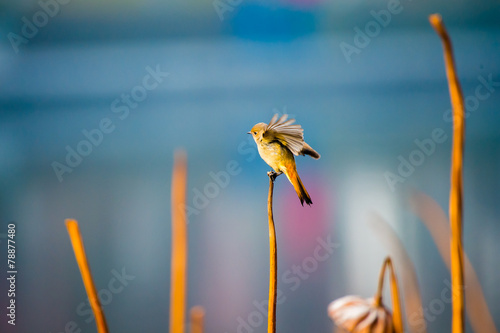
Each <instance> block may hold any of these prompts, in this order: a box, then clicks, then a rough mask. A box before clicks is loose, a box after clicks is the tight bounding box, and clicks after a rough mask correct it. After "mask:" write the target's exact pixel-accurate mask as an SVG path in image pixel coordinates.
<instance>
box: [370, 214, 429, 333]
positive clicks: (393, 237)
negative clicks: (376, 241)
mask: <svg viewBox="0 0 500 333" xmlns="http://www.w3.org/2000/svg"><path fill="white" fill-rule="evenodd" d="M371 225H372V227H373V228H372V230H373V231H374V232H375V233H377V234H378V235H379V237H380V239H381V240H382V243H383V244H384V245H386V246H387V247H388V250H389V253H390V254H391V257H392V258H393V259H394V263H395V264H396V266H397V267H398V270H399V273H400V277H401V280H402V281H403V283H402V286H403V295H404V297H403V300H404V302H403V304H404V309H405V313H406V318H407V319H409V320H411V322H416V323H418V325H411V324H409V325H408V326H409V330H410V332H418V333H426V332H427V325H426V323H425V319H424V311H423V306H422V298H421V296H420V287H419V285H418V279H417V273H416V270H415V266H414V265H413V262H412V260H411V258H410V256H409V255H408V252H407V251H406V249H405V247H404V244H403V242H402V241H401V239H400V238H399V237H398V235H397V233H396V232H395V231H394V229H393V228H392V227H391V226H390V225H389V224H388V223H387V222H386V221H385V220H384V219H383V218H382V217H380V216H379V215H378V214H374V216H373V218H372V219H371ZM401 280H400V281H401Z"/></svg>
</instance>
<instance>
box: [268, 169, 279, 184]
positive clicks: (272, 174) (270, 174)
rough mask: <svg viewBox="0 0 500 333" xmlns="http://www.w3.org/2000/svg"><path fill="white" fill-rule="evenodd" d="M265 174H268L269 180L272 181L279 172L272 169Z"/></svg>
mask: <svg viewBox="0 0 500 333" xmlns="http://www.w3.org/2000/svg"><path fill="white" fill-rule="evenodd" d="M267 175H268V176H269V178H271V181H273V182H274V180H275V179H276V177H278V176H279V175H281V172H280V173H276V172H274V171H268V172H267Z"/></svg>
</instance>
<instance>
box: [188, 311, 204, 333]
mask: <svg viewBox="0 0 500 333" xmlns="http://www.w3.org/2000/svg"><path fill="white" fill-rule="evenodd" d="M204 319H205V309H203V307H202V306H193V307H192V308H191V311H190V322H191V325H190V326H191V330H190V332H191V333H203V330H204V327H203V320H204Z"/></svg>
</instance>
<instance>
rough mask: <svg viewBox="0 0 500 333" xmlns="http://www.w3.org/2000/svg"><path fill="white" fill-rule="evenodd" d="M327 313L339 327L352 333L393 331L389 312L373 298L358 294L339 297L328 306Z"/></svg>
mask: <svg viewBox="0 0 500 333" xmlns="http://www.w3.org/2000/svg"><path fill="white" fill-rule="evenodd" d="M328 315H329V316H330V318H332V320H333V322H334V323H335V324H336V325H337V326H338V327H339V328H341V329H343V330H345V331H347V332H352V333H372V332H376V333H393V332H395V331H394V325H393V322H392V315H391V312H390V311H389V310H388V309H387V308H385V307H384V305H383V304H382V303H380V305H377V304H375V300H374V299H373V298H369V299H364V298H361V297H358V296H345V297H342V298H339V299H337V300H335V301H333V302H332V303H330V305H329V306H328Z"/></svg>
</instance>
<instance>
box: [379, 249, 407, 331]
mask: <svg viewBox="0 0 500 333" xmlns="http://www.w3.org/2000/svg"><path fill="white" fill-rule="evenodd" d="M387 268H389V270H390V283H391V298H392V320H393V323H394V331H395V332H396V333H403V318H402V314H401V304H400V302H399V289H398V283H397V279H396V273H395V272H394V267H393V266H392V260H391V258H390V257H387V258H385V260H384V263H383V265H382V269H381V270H380V274H379V278H378V288H377V293H376V294H375V306H377V307H378V306H382V292H383V290H384V279H385V271H386V270H387Z"/></svg>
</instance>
